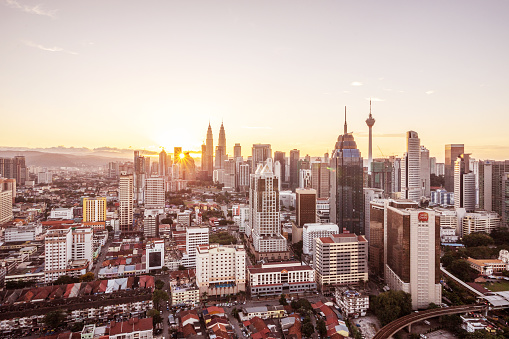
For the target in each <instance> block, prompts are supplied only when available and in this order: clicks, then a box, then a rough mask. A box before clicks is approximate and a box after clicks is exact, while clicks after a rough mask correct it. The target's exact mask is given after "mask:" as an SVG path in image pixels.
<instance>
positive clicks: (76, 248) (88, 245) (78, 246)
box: [71, 227, 94, 262]
mask: <svg viewBox="0 0 509 339" xmlns="http://www.w3.org/2000/svg"><path fill="white" fill-rule="evenodd" d="M71 232H72V245H71V259H72V260H87V261H88V262H92V258H93V253H94V248H93V244H94V242H93V238H94V231H93V229H92V228H91V227H73V228H71Z"/></svg>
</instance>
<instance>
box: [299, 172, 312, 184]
mask: <svg viewBox="0 0 509 339" xmlns="http://www.w3.org/2000/svg"><path fill="white" fill-rule="evenodd" d="M299 188H311V170H308V169H301V170H299Z"/></svg>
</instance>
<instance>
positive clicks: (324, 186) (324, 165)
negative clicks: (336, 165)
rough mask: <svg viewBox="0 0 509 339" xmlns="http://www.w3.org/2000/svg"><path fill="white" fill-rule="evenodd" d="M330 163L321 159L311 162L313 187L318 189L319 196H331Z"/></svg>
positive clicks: (324, 197)
mask: <svg viewBox="0 0 509 339" xmlns="http://www.w3.org/2000/svg"><path fill="white" fill-rule="evenodd" d="M328 167H329V163H328V162H323V161H321V160H320V159H317V161H315V162H313V163H311V188H313V189H315V190H316V196H317V198H321V199H322V198H323V199H326V198H329V189H330V174H329V168H328Z"/></svg>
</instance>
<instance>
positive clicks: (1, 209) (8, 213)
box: [0, 179, 16, 224]
mask: <svg viewBox="0 0 509 339" xmlns="http://www.w3.org/2000/svg"><path fill="white" fill-rule="evenodd" d="M14 197H16V180H15V179H0V224H3V223H4V222H7V221H10V220H12V218H13V215H12V203H13V199H14Z"/></svg>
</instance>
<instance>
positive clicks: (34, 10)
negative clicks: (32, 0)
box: [5, 0, 58, 19]
mask: <svg viewBox="0 0 509 339" xmlns="http://www.w3.org/2000/svg"><path fill="white" fill-rule="evenodd" d="M5 4H6V5H7V6H9V7H11V8H15V9H18V10H20V11H23V12H25V13H30V14H36V15H43V16H49V17H50V18H52V19H55V18H56V15H57V12H58V10H57V9H51V10H48V9H44V8H42V6H41V5H35V6H33V5H32V6H30V5H22V4H20V3H19V2H17V1H16V0H5Z"/></svg>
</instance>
